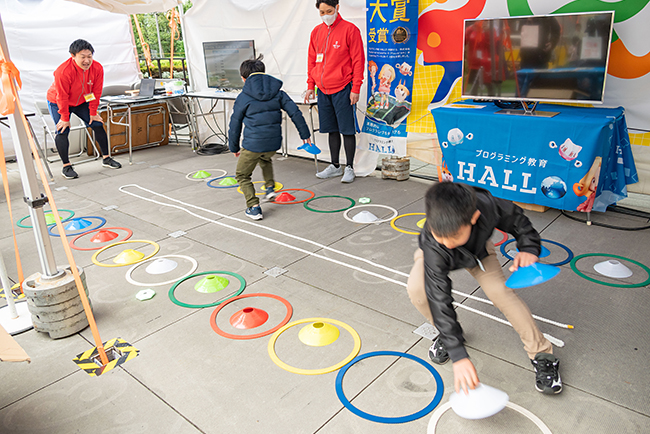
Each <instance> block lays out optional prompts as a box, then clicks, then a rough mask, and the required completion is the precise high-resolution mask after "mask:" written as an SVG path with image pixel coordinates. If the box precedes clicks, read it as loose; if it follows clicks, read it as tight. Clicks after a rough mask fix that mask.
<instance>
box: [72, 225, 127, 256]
mask: <svg viewBox="0 0 650 434" xmlns="http://www.w3.org/2000/svg"><path fill="white" fill-rule="evenodd" d="M109 229H122V230H124V231H126V232H127V234H126V237H125V238H124V239H121V240H117V241H115V240H111V241H112V242H114V243H116V242H118V241H126V240H128V239H129V238H131V236H132V235H133V231H132V230H131V229H127V228H121V227H115V228H97V229H94V230H92V231H90V232H84V233H83V234H79V235H77V236H76V237H74V238H73V239H72V240H71V241H70V247H72V248H73V249H75V250H83V251H86V252H87V251H89V250H99V249H101V248H102V247H104V246H99V247H94V248H92V249H86V248H83V247H77V246H75V245H74V242H75V241H77V240H78V239H79V238H81V237H83V236H85V235H88V234H92V233H93V232H98V231H107V230H109ZM107 242H108V241H107Z"/></svg>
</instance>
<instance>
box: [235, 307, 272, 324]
mask: <svg viewBox="0 0 650 434" xmlns="http://www.w3.org/2000/svg"><path fill="white" fill-rule="evenodd" d="M267 319H269V314H268V313H266V312H265V311H263V310H262V309H255V308H254V307H245V308H243V309H242V310H240V311H239V312H235V314H234V315H233V316H231V317H230V325H232V326H233V327H235V328H237V329H254V328H255V327H259V326H261V325H262V324H264V323H265V322H266V320H267Z"/></svg>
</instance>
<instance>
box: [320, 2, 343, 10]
mask: <svg viewBox="0 0 650 434" xmlns="http://www.w3.org/2000/svg"><path fill="white" fill-rule="evenodd" d="M321 3H325V4H326V5H329V6H332V7H333V8H335V7H337V6H338V4H339V0H316V9H318V8H319V7H320V4H321Z"/></svg>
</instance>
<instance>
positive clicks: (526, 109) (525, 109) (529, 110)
mask: <svg viewBox="0 0 650 434" xmlns="http://www.w3.org/2000/svg"><path fill="white" fill-rule="evenodd" d="M519 102H520V103H521V106H522V108H521V109H503V110H499V111H497V112H495V113H497V114H502V115H516V116H536V117H540V118H552V117H553V116H556V115H558V114H560V112H545V111H537V110H535V108H537V104H538V103H539V101H519Z"/></svg>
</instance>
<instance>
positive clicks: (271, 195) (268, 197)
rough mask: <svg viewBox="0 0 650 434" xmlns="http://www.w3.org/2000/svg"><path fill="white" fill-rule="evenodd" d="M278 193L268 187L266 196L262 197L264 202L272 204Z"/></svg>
mask: <svg viewBox="0 0 650 434" xmlns="http://www.w3.org/2000/svg"><path fill="white" fill-rule="evenodd" d="M277 195H278V193H277V192H276V191H275V188H274V187H268V188H267V189H266V194H265V195H264V202H273V199H275V198H276V197H277Z"/></svg>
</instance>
